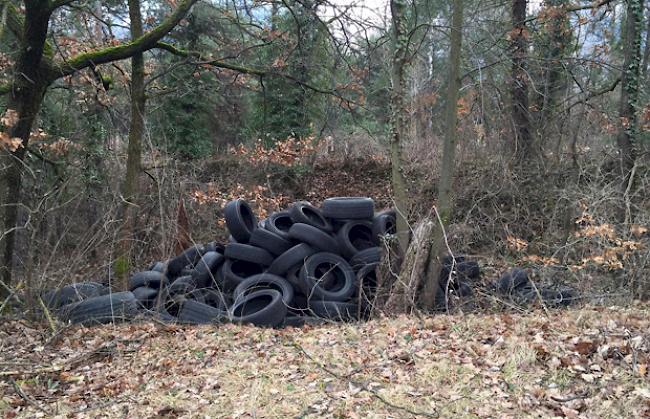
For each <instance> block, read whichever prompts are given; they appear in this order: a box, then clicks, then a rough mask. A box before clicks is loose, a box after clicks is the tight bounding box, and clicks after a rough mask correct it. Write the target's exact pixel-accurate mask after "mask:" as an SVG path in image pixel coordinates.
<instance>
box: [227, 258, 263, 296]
mask: <svg viewBox="0 0 650 419" xmlns="http://www.w3.org/2000/svg"><path fill="white" fill-rule="evenodd" d="M233 267H234V268H235V271H233ZM242 269H243V271H242ZM239 272H242V273H243V274H244V275H245V276H242V275H241V274H240V273H239ZM262 272H264V267H263V266H262V265H260V264H257V263H251V262H247V261H245V260H233V259H226V261H225V262H224V263H223V265H221V278H223V291H226V292H231V291H233V290H234V289H235V288H237V285H239V284H240V283H242V282H243V281H244V280H245V279H246V278H248V277H251V276H253V275H258V274H261V273H262Z"/></svg>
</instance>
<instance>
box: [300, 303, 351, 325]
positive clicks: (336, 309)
mask: <svg viewBox="0 0 650 419" xmlns="http://www.w3.org/2000/svg"><path fill="white" fill-rule="evenodd" d="M309 309H310V311H311V312H312V313H313V314H314V316H316V317H320V318H323V319H330V320H336V321H352V320H358V319H359V305H358V304H355V303H344V302H341V301H318V300H317V301H311V302H310V304H309Z"/></svg>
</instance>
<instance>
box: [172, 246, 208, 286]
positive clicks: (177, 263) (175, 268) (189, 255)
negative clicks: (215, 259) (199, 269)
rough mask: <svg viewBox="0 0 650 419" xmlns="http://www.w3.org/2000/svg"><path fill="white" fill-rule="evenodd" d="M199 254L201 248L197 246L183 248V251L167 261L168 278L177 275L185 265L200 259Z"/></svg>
mask: <svg viewBox="0 0 650 419" xmlns="http://www.w3.org/2000/svg"><path fill="white" fill-rule="evenodd" d="M201 254H202V249H201V248H200V247H198V246H192V247H190V248H188V249H186V250H184V251H183V253H181V254H180V255H178V256H176V257H175V258H173V259H172V260H170V261H169V264H168V265H167V275H168V276H169V277H170V278H175V277H177V276H178V275H179V274H180V273H181V271H182V270H183V268H185V267H186V266H187V265H194V264H195V263H196V262H198V261H199V259H201Z"/></svg>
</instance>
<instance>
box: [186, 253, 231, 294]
mask: <svg viewBox="0 0 650 419" xmlns="http://www.w3.org/2000/svg"><path fill="white" fill-rule="evenodd" d="M224 260H225V258H224V256H223V255H222V254H221V253H217V252H207V253H206V254H204V255H203V257H202V258H201V260H199V261H198V263H197V264H196V267H195V268H194V273H193V277H194V280H195V281H196V285H197V286H198V287H199V288H206V287H209V286H211V285H212V284H219V282H220V281H219V275H218V272H219V267H220V266H221V264H222V263H223V261H224Z"/></svg>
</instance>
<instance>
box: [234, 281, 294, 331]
mask: <svg viewBox="0 0 650 419" xmlns="http://www.w3.org/2000/svg"><path fill="white" fill-rule="evenodd" d="M286 315H287V306H286V305H285V304H284V302H283V301H282V294H281V293H280V292H279V291H276V290H270V289H269V290H260V291H255V292H253V293H250V294H248V295H245V296H243V297H242V298H240V299H238V300H235V303H234V304H233V306H232V307H231V308H230V310H229V318H230V320H231V321H232V322H233V323H251V324H254V325H255V326H266V327H277V326H279V325H281V324H282V322H283V321H284V318H285V317H286Z"/></svg>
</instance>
